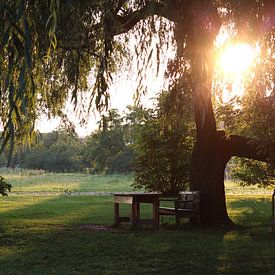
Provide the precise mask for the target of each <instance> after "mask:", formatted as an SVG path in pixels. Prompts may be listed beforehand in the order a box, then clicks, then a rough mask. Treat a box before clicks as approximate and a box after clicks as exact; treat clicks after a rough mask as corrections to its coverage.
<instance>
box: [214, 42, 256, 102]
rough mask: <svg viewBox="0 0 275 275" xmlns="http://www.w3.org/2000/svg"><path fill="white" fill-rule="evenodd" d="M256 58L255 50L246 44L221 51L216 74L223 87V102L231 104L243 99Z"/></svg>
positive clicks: (232, 45) (239, 44)
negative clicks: (233, 101)
mask: <svg viewBox="0 0 275 275" xmlns="http://www.w3.org/2000/svg"><path fill="white" fill-rule="evenodd" d="M255 58H256V51H255V48H253V47H252V46H251V45H249V44H246V43H238V44H231V45H230V46H227V47H224V48H222V49H220V55H219V56H218V59H217V63H216V64H217V66H216V72H217V75H219V83H220V85H221V86H222V87H223V89H222V100H223V102H229V101H230V100H231V99H233V98H235V97H243V94H244V90H245V87H244V86H245V84H244V83H245V80H246V79H247V77H248V76H249V70H250V69H251V67H252V65H253V62H255Z"/></svg>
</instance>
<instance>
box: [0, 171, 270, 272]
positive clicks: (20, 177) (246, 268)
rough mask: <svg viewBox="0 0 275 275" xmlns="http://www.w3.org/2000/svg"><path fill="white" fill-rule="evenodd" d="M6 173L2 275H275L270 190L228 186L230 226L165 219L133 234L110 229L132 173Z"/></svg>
mask: <svg viewBox="0 0 275 275" xmlns="http://www.w3.org/2000/svg"><path fill="white" fill-rule="evenodd" d="M4 176H5V177H6V179H7V180H8V181H9V182H10V183H12V185H13V191H12V193H11V194H10V195H9V196H8V197H1V198H0V274H274V270H275V258H274V255H275V233H274V232H273V233H272V232H271V226H270V225H271V195H272V189H267V190H266V189H260V188H257V187H240V186H238V185H237V184H236V183H233V182H227V183H226V194H227V206H228V212H229V215H230V217H231V218H232V220H233V221H234V222H235V224H236V226H235V227H232V228H230V229H228V228H227V229H226V228H219V229H208V228H196V227H194V226H191V225H189V224H182V226H181V229H180V230H175V226H174V223H175V221H174V219H173V218H165V220H163V221H161V223H162V224H161V228H160V230H159V231H154V230H151V229H150V228H142V229H140V230H132V229H131V228H130V227H129V225H127V224H125V225H122V226H121V227H119V228H113V227H112V225H113V218H114V217H113V198H112V195H111V193H112V192H117V191H131V190H132V187H131V183H132V181H133V177H132V176H131V175H111V176H95V175H88V174H45V173H42V172H41V173H39V172H35V173H31V172H28V173H25V174H24V173H21V174H20V173H6V174H5V175H4ZM68 191H71V192H98V193H96V195H85V196H84V195H78V196H77V195H70V193H69V192H68ZM123 211H124V212H125V213H126V212H127V211H129V208H127V206H125V207H124V208H123ZM142 213H144V214H143V215H144V216H149V215H150V213H151V209H150V207H148V206H144V207H143V209H142Z"/></svg>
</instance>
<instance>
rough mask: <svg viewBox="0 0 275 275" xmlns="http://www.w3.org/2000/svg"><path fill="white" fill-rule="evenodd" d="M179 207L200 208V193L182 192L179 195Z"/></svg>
mask: <svg viewBox="0 0 275 275" xmlns="http://www.w3.org/2000/svg"><path fill="white" fill-rule="evenodd" d="M178 200H179V203H178V207H179V208H180V209H193V210H196V209H198V208H199V202H200V194H199V191H180V192H179V195H178Z"/></svg>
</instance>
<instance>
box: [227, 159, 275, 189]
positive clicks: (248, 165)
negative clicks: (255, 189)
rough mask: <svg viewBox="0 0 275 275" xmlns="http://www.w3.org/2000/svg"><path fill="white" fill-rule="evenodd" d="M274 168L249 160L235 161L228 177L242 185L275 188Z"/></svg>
mask: <svg viewBox="0 0 275 275" xmlns="http://www.w3.org/2000/svg"><path fill="white" fill-rule="evenodd" d="M274 172H275V171H274V167H272V166H271V165H269V164H267V163H263V162H260V161H256V160H249V159H235V160H234V162H233V166H232V168H231V171H230V175H231V176H232V177H233V178H234V179H235V180H237V181H240V182H241V184H242V185H258V186H264V187H267V186H275V178H274Z"/></svg>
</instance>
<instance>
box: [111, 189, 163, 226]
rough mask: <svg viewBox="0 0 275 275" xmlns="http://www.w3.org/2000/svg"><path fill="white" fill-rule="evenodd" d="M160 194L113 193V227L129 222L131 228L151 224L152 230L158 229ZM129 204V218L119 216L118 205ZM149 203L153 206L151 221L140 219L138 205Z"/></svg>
mask: <svg viewBox="0 0 275 275" xmlns="http://www.w3.org/2000/svg"><path fill="white" fill-rule="evenodd" d="M160 195H161V194H160V193H141V192H140V193H134V192H132V193H114V211H115V226H119V224H120V223H121V222H130V223H131V225H132V227H136V226H137V225H140V224H152V225H153V228H154V229H158V228H159V213H158V210H159V196H160ZM121 203H123V204H130V205H131V211H130V216H127V217H123V216H120V211H119V205H120V204H121ZM141 203H149V204H152V205H153V213H152V219H141V218H140V204H141Z"/></svg>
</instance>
